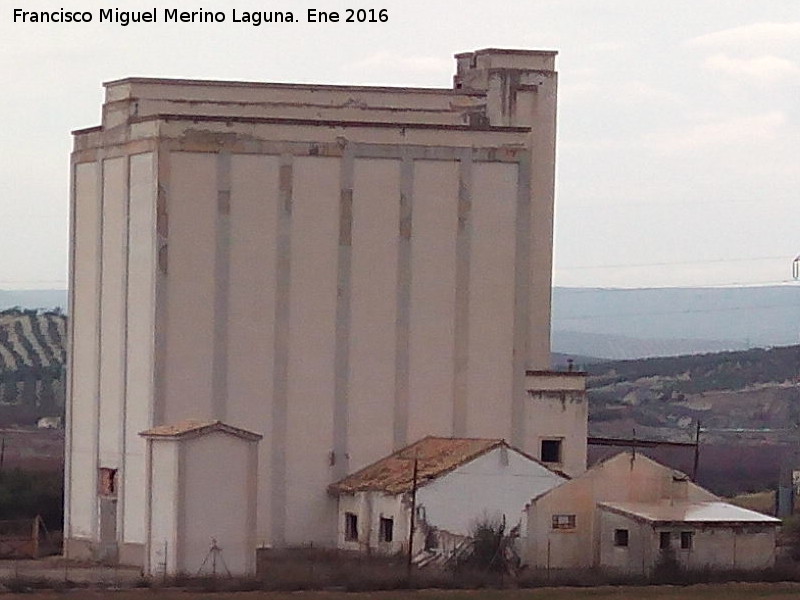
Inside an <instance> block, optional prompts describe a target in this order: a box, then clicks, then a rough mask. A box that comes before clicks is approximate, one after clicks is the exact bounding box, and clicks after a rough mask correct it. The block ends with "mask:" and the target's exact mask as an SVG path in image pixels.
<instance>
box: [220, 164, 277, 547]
mask: <svg viewBox="0 0 800 600" xmlns="http://www.w3.org/2000/svg"><path fill="white" fill-rule="evenodd" d="M278 168H279V158H278V157H277V156H264V155H257V154H253V155H233V157H232V158H231V238H230V241H231V247H230V281H231V285H230V289H229V294H230V299H229V303H230V304H229V310H230V313H229V327H228V335H229V339H230V343H229V347H228V357H227V368H228V378H227V379H228V382H227V383H228V392H227V393H228V398H229V402H228V403H227V420H228V422H230V423H231V424H232V425H235V426H238V427H242V428H244V429H248V430H251V431H255V432H258V433H260V434H262V435H263V436H264V441H263V442H262V443H260V444H259V447H258V451H259V464H260V465H261V473H260V477H259V480H258V486H259V489H258V532H257V539H258V540H259V543H261V544H262V545H267V544H268V543H269V541H270V539H271V528H270V516H271V514H270V510H271V500H272V498H271V495H270V489H271V488H270V485H271V477H272V469H270V468H268V465H270V464H271V460H272V444H271V440H272V429H271V425H272V421H273V419H272V410H273V404H272V374H273V370H274V351H275V322H274V319H273V318H271V317H272V316H273V315H274V314H275V269H274V268H273V265H275V260H276V256H275V253H276V245H277V241H276V235H277V233H276V232H277V220H278V203H279V198H278Z"/></svg>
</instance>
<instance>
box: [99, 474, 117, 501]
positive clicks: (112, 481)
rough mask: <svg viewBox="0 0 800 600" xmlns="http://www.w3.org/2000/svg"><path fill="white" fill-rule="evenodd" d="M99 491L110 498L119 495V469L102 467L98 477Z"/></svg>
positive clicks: (101, 494)
mask: <svg viewBox="0 0 800 600" xmlns="http://www.w3.org/2000/svg"><path fill="white" fill-rule="evenodd" d="M97 488H98V489H97V493H98V494H99V495H100V496H107V497H110V498H116V497H117V470H116V469H109V468H107V467H100V473H99V477H98V478H97Z"/></svg>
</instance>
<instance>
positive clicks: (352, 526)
mask: <svg viewBox="0 0 800 600" xmlns="http://www.w3.org/2000/svg"><path fill="white" fill-rule="evenodd" d="M344 539H345V540H346V541H348V542H355V541H357V540H358V516H357V515H356V514H355V513H351V512H348V513H344Z"/></svg>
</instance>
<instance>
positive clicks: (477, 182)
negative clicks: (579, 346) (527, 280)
mask: <svg viewBox="0 0 800 600" xmlns="http://www.w3.org/2000/svg"><path fill="white" fill-rule="evenodd" d="M516 201H517V168H516V166H514V165H509V164H493V163H477V164H475V165H474V166H473V189H472V233H471V235H472V239H471V246H470V274H469V375H468V379H467V389H468V394H467V405H466V431H465V435H466V436H469V437H485V438H510V431H511V422H512V414H511V406H512V380H513V379H512V378H513V369H512V366H513V365H512V360H513V350H514V259H515V257H514V251H515V242H514V235H513V232H514V231H515V225H514V221H515V218H516Z"/></svg>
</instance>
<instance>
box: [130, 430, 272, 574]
mask: <svg viewBox="0 0 800 600" xmlns="http://www.w3.org/2000/svg"><path fill="white" fill-rule="evenodd" d="M139 435H140V436H141V437H142V438H143V439H144V440H145V448H146V456H145V463H146V478H145V481H144V487H145V491H146V497H147V502H146V504H145V506H144V509H145V510H144V513H145V514H144V519H143V521H144V525H145V531H144V539H145V545H144V550H145V552H144V556H143V557H142V562H143V564H144V568H145V571H146V572H148V573H161V574H164V575H175V574H179V573H190V574H198V575H210V574H212V572H213V571H215V570H217V572H222V573H227V574H231V575H252V574H253V573H254V572H255V555H256V544H257V540H256V536H255V531H256V492H257V486H258V444H259V442H260V440H261V438H262V436H261V435H260V434H258V433H254V432H252V431H248V430H246V429H242V428H240V427H235V426H233V425H230V424H228V423H224V422H222V421H218V420H185V421H179V422H177V423H168V424H163V425H158V426H155V427H151V428H150V429H147V430H145V431H141V432H140V433H139Z"/></svg>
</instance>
